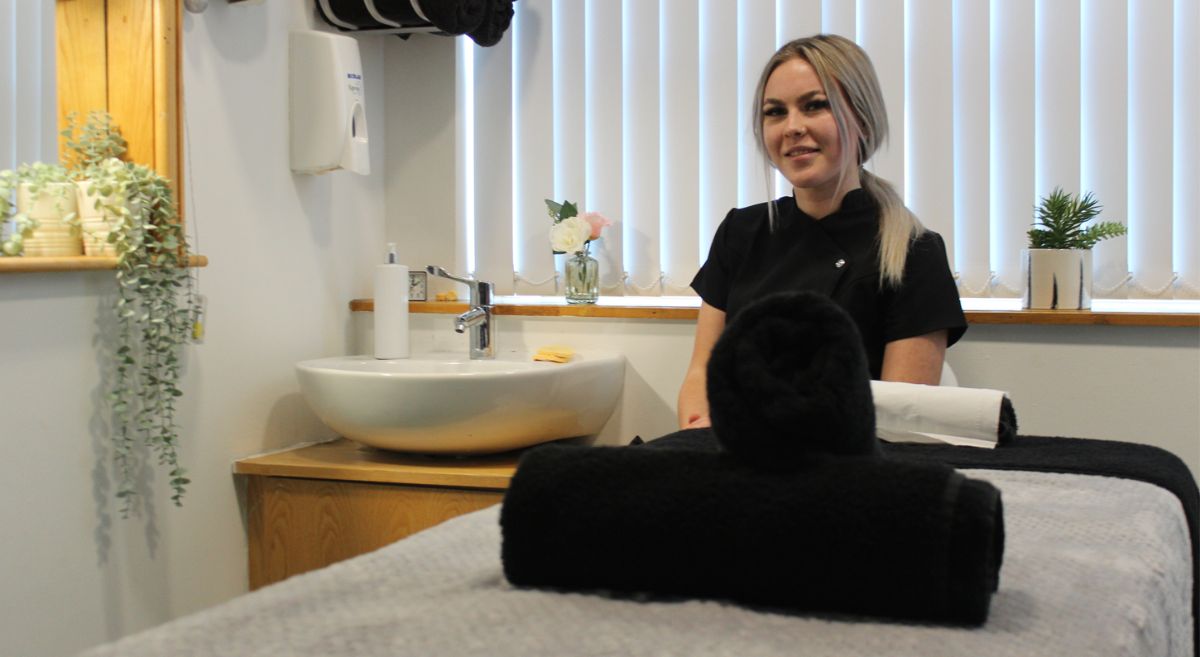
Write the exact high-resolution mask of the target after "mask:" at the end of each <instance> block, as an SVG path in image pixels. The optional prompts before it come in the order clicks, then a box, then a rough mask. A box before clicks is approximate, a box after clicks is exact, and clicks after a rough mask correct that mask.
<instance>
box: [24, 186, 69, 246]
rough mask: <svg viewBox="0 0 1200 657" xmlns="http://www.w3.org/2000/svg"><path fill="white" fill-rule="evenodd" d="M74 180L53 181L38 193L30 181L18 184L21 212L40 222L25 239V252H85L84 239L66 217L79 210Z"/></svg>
mask: <svg viewBox="0 0 1200 657" xmlns="http://www.w3.org/2000/svg"><path fill="white" fill-rule="evenodd" d="M75 189H76V188H75V184H74V183H50V184H48V185H46V186H45V187H44V188H43V189H42V190H41V191H40V192H39V193H37V194H34V193H33V191H32V190H31V189H30V187H29V184H28V183H22V184H21V185H19V186H18V187H17V212H19V213H22V214H25V215H26V216H28V217H30V218H31V219H34V220H35V221H37V223H38V227H37V228H34V229H33V233H32V234H31V235H30V236H29V237H27V238H25V243H24V246H25V248H24V251H23V253H24V255H26V256H31V257H63V256H78V255H83V240H82V239H80V237H79V231H78V229H77V228H76V227H75V226H72V225H71V224H69V223H67V222H66V221H64V217H66V216H67V215H68V214H71V213H73V212H75V211H76V209H77V208H78V201H77V199H76V194H75Z"/></svg>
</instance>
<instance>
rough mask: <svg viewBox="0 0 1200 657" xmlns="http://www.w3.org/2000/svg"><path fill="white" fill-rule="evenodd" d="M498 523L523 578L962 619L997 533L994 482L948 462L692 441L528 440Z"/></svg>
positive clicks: (976, 594) (987, 576)
mask: <svg viewBox="0 0 1200 657" xmlns="http://www.w3.org/2000/svg"><path fill="white" fill-rule="evenodd" d="M500 524H501V530H502V535H503V543H502V548H501V550H502V554H501V556H502V559H503V563H504V573H505V576H506V577H507V578H508V579H509V581H510V582H512V583H513V584H515V585H518V586H535V587H558V588H565V589H576V590H596V589H601V590H610V591H617V592H622V593H638V592H642V593H653V594H660V595H668V596H674V595H680V596H698V597H711V598H722V599H729V600H733V601H737V602H741V603H748V604H754V605H768V606H772V607H779V608H784V609H792V610H799V611H821V612H842V613H856V614H869V615H877V616H887V617H895V618H906V619H922V620H929V621H936V622H949V623H961V624H979V623H982V622H983V621H984V620H985V619H986V618H987V611H988V605H989V603H990V599H991V593H992V591H994V590H995V589H996V586H997V582H998V574H999V568H1000V561H1001V555H1002V553H1003V543H1004V525H1003V514H1002V512H1001V502H1000V494H999V492H998V491H997V490H996V489H995V488H994V487H993V486H992V485H990V484H988V483H986V482H983V481H975V480H971V479H967V478H965V477H963V476H962V475H961V474H959V473H958V472H956V471H954V470H953V469H951V468H949V467H947V466H943V465H938V464H911V463H901V462H891V461H886V460H883V459H876V458H870V457H820V456H817V457H813V458H811V459H808V460H807V461H806V464H805V465H803V466H801V467H800V469H799V470H797V471H795V472H790V473H783V472H762V471H757V470H754V469H752V468H750V467H748V466H747V465H746V464H744V463H742V462H740V461H738V460H735V459H733V458H731V457H730V455H729V454H726V453H723V452H716V451H699V450H690V449H686V448H685V449H648V448H646V447H592V448H587V447H578V446H566V445H547V446H543V447H539V448H536V449H533V450H531V451H529V452H527V453H526V454H525V455H524V456H522V458H521V460H520V462H519V465H518V467H517V471H516V474H515V475H514V477H513V479H512V482H511V484H510V486H509V489H508V492H507V494H506V495H505V498H504V505H503V508H502V509H501V514H500Z"/></svg>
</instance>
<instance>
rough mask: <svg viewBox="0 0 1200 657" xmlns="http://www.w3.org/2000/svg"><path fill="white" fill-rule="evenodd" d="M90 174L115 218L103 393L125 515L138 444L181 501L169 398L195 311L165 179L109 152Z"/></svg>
mask: <svg viewBox="0 0 1200 657" xmlns="http://www.w3.org/2000/svg"><path fill="white" fill-rule="evenodd" d="M93 176H94V177H93V184H94V185H95V186H97V187H98V188H99V189H100V191H101V193H102V194H103V196H104V197H105V198H107V199H109V200H108V201H105V203H106V208H105V209H106V210H107V211H108V212H110V213H112V214H113V215H114V216H116V217H117V222H116V224H115V225H114V226H113V228H112V231H111V232H110V233H109V236H108V240H109V242H110V243H112V244H113V245H114V246H115V248H116V252H117V273H116V278H117V289H118V298H117V300H116V303H115V305H114V311H115V314H116V321H117V341H116V348H115V349H114V355H115V365H116V371H115V373H114V377H113V382H112V387H111V389H110V392H109V401H110V403H111V409H112V414H113V447H114V449H113V451H114V458H115V461H116V470H117V482H118V484H117V498H118V499H120V500H121V502H122V509H121V510H122V514H123V515H128V514H129V513H130V511H131V510H132V509H133V505H134V504H135V500H136V497H137V493H136V489H135V485H136V483H137V476H136V474H137V471H138V469H139V466H140V463H139V460H138V452H137V450H136V449H135V447H136V446H137V445H138V444H142V445H145V446H146V447H147V448H148V449H149V450H150V451H151V453H153V454H154V455H155V456H156V457H157V460H158V464H159V465H160V466H163V467H166V468H168V469H169V476H170V479H169V484H170V486H171V489H172V496H171V499H172V500H173V501H174V502H175V504H176V505H182V501H183V496H184V492H185V490H186V486H187V484H188V483H190V480H189V479H188V478H187V476H186V471H185V470H184V469H183V468H182V467H180V465H179V458H178V453H177V448H178V445H179V427H178V426H177V425H176V423H175V413H176V406H175V404H176V401H177V400H178V399H179V398H180V397H181V396H182V395H183V391H182V390H180V389H179V381H180V374H181V372H180V368H181V362H180V352H181V350H182V347H183V346H184V345H185V344H187V342H188V341H189V340H190V339H191V336H192V331H193V324H194V322H195V320H196V317H197V316H198V313H199V299H198V296H197V295H196V293H195V289H194V286H193V279H192V276H191V272H190V270H189V269H188V268H187V236H186V234H185V232H184V230H183V226H182V225H181V224H180V223H179V221H178V216H177V214H176V210H175V203H174V198H173V194H172V192H171V187H170V183H169V181H168V180H167V179H166V178H163V177H162V176H160V175H159V174H158V173H157V172H155V171H153V170H152V169H149V168H147V167H145V166H142V165H140V164H131V163H126V162H121V161H120V160H116V159H113V158H109V159H108V160H104V161H102V162H99V163H96V164H95V165H94V166H93Z"/></svg>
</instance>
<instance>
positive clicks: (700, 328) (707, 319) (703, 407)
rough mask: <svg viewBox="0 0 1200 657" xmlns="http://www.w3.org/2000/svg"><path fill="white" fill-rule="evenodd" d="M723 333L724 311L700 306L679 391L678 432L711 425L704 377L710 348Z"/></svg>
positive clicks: (710, 353)
mask: <svg viewBox="0 0 1200 657" xmlns="http://www.w3.org/2000/svg"><path fill="white" fill-rule="evenodd" d="M723 330H725V311H723V310H717V309H716V308H713V307H712V306H710V305H708V304H707V303H703V302H701V304H700V314H699V315H698V316H697V318H696V342H695V344H694V346H693V347H692V360H691V362H690V363H688V369H687V373H686V374H684V376H683V385H682V386H680V388H679V405H678V413H679V415H678V417H679V428H680V429H699V428H701V427H707V426H710V425H711V422H710V421H709V418H708V390H707V388H706V386H707V373H708V357H709V356H710V355H712V350H713V345H715V344H716V343H717V338H719V337H721V331H723Z"/></svg>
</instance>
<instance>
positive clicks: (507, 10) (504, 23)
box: [467, 0, 516, 48]
mask: <svg viewBox="0 0 1200 657" xmlns="http://www.w3.org/2000/svg"><path fill="white" fill-rule="evenodd" d="M514 2H516V0H488V1H487V5H488V9H487V12H486V13H485V14H484V17H483V22H481V23H480V24H479V27H477V28H475V29H474V30H471V31H470V32H468V33H467V36H470V37H471V39H473V40H474V41H475V43H477V44H478V45H480V46H483V47H485V48H486V47H489V46H494V45H496V44H497V43H500V39H501V38H503V37H504V32H505V30H507V29H508V26H509V24H510V23H512V17H513V3H514Z"/></svg>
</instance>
